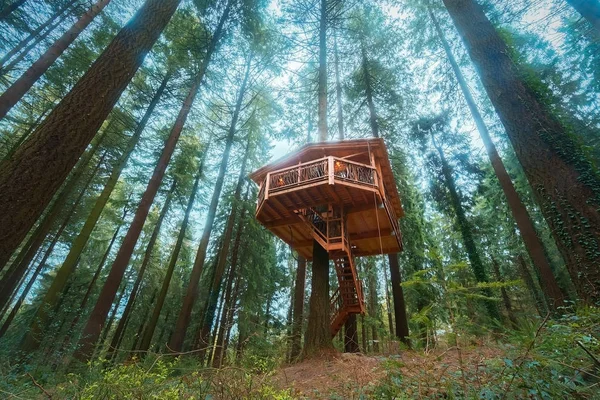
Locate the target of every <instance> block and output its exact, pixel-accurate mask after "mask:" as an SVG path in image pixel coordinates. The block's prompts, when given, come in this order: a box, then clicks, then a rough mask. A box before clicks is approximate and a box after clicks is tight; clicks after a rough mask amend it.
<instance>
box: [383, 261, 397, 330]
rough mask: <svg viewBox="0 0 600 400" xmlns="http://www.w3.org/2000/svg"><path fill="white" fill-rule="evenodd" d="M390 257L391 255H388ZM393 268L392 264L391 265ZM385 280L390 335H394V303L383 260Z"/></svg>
mask: <svg viewBox="0 0 600 400" xmlns="http://www.w3.org/2000/svg"><path fill="white" fill-rule="evenodd" d="M388 258H389V257H388ZM390 270H391V266H390ZM383 282H385V308H386V312H387V317H388V327H389V330H390V336H394V331H395V330H394V321H393V320H392V304H391V303H390V288H389V286H388V282H389V280H388V275H387V270H386V269H385V261H384V262H383Z"/></svg>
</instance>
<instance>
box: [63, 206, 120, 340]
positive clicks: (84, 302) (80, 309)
mask: <svg viewBox="0 0 600 400" xmlns="http://www.w3.org/2000/svg"><path fill="white" fill-rule="evenodd" d="M126 216H127V205H126V206H125V209H124V210H123V215H122V216H121V221H124V220H125V217H126ZM121 227H123V224H122V223H121V224H119V226H118V227H117V229H116V230H115V233H114V234H113V236H112V238H111V239H110V242H109V243H108V247H107V248H106V251H105V252H104V254H103V255H102V259H101V260H100V263H98V267H97V268H96V271H95V272H94V275H93V276H92V279H91V280H90V283H88V287H87V290H86V291H85V294H84V295H83V298H82V299H81V302H80V303H79V306H78V307H77V310H75V318H73V320H72V321H71V324H70V325H69V329H68V330H67V335H66V337H65V339H64V341H63V344H62V346H61V349H66V348H67V347H68V346H69V344H70V343H71V341H72V338H73V336H74V335H75V332H74V329H75V327H76V326H77V324H78V323H79V320H80V319H81V315H82V313H83V311H84V310H85V306H86V305H87V302H88V300H89V299H90V296H91V295H92V291H93V290H94V288H95V287H96V281H98V278H99V277H100V273H101V272H102V269H104V264H106V260H107V258H108V255H109V254H110V251H111V250H112V247H113V245H114V244H115V241H116V240H117V237H118V236H119V231H120V230H121Z"/></svg>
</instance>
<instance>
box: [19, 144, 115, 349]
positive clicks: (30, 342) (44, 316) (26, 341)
mask: <svg viewBox="0 0 600 400" xmlns="http://www.w3.org/2000/svg"><path fill="white" fill-rule="evenodd" d="M105 156H106V152H104V154H103V155H102V156H101V157H100V160H99V161H98V163H97V164H96V167H95V168H94V170H93V171H92V173H91V174H90V176H89V178H88V180H87V181H86V183H85V185H84V187H83V189H82V190H81V192H79V196H77V199H76V200H75V202H74V203H73V205H72V206H71V208H70V209H69V211H68V213H67V218H66V219H65V221H64V222H63V224H62V226H61V227H60V228H59V229H58V231H57V232H56V235H55V237H54V240H53V241H52V243H51V244H50V246H49V247H48V250H46V255H45V256H44V258H43V259H42V261H41V263H42V264H45V262H46V260H47V259H48V257H49V256H50V254H51V253H52V250H53V249H54V245H55V244H56V242H57V240H58V237H59V236H60V234H61V233H62V231H63V230H64V229H65V228H66V227H67V225H68V224H69V220H70V218H71V216H72V215H73V214H74V213H75V210H76V209H77V207H78V206H79V203H80V202H81V200H82V199H83V195H84V194H85V192H86V191H87V189H88V187H89V186H90V184H91V183H92V181H93V180H94V178H95V176H96V173H97V172H98V170H99V169H100V166H101V165H102V163H103V162H104V158H105ZM77 262H79V260H77ZM65 284H66V282H65ZM63 289H65V287H64V286H63V287H60V288H57V287H53V286H52V285H51V286H50V288H48V291H47V292H46V295H45V296H44V299H43V300H42V303H41V305H40V306H39V308H38V311H37V313H36V314H35V317H34V319H33V321H32V323H31V325H30V327H29V331H28V332H27V333H26V334H25V336H24V337H23V340H22V342H21V345H20V348H21V350H22V351H23V352H25V353H27V352H32V351H34V350H36V349H37V348H38V347H39V345H40V343H41V341H40V340H41V336H42V331H43V330H44V329H45V328H46V327H47V323H48V318H49V317H50V315H51V310H53V309H56V307H57V304H58V303H59V302H60V301H61V300H62V299H63V298H64V297H65V295H66V289H65V290H63ZM61 294H62V296H61ZM48 298H50V299H52V300H53V301H51V302H47V301H46V299H48Z"/></svg>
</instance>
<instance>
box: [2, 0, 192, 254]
mask: <svg viewBox="0 0 600 400" xmlns="http://www.w3.org/2000/svg"><path fill="white" fill-rule="evenodd" d="M180 1H181V0H147V1H146V3H145V4H144V5H143V6H142V8H141V9H140V10H139V11H138V13H137V14H136V15H135V16H134V17H133V18H132V19H131V20H130V21H129V22H128V23H127V25H125V27H124V28H123V29H122V30H121V31H120V32H119V33H118V34H117V36H116V37H115V38H114V40H113V41H112V42H111V44H110V45H109V46H108V47H107V48H106V50H105V51H104V52H103V53H102V54H101V55H100V57H99V58H98V59H97V60H96V62H95V63H94V64H93V65H92V66H91V67H90V69H89V70H88V71H87V72H86V73H85V75H84V76H83V77H82V78H81V79H80V80H79V81H78V82H77V83H76V84H75V86H74V87H73V89H71V91H70V92H69V94H67V95H66V96H65V97H64V98H63V99H62V101H61V102H60V103H59V104H58V105H57V106H56V107H55V108H54V110H52V112H51V113H50V115H49V116H48V117H47V118H46V119H45V120H44V122H42V124H41V125H40V126H39V127H38V129H36V131H35V132H34V133H33V134H32V135H31V137H30V138H29V139H27V141H26V142H25V143H23V146H21V147H19V149H17V151H16V152H15V154H14V155H13V156H12V157H11V158H9V159H8V160H5V161H4V162H3V163H2V164H0V209H2V210H3V212H2V213H1V214H0V264H3V263H4V261H5V260H6V259H7V258H8V257H9V256H10V254H12V252H13V251H14V250H15V249H16V248H17V247H18V245H19V243H21V241H22V240H23V238H24V237H25V235H26V234H27V232H28V231H29V230H30V229H31V227H32V225H33V224H34V223H35V221H36V220H37V218H38V217H39V216H40V214H42V212H43V210H44V208H45V207H46V205H47V204H48V202H49V201H50V200H51V199H52V196H54V194H55V192H56V190H57V189H58V188H59V187H60V185H61V184H62V182H63V181H64V179H65V177H66V176H67V175H68V174H69V172H70V171H71V169H72V168H73V166H74V165H75V163H76V162H77V160H78V159H79V157H80V156H81V154H82V153H83V151H84V150H85V148H86V147H87V146H88V144H89V143H90V141H91V140H92V139H93V137H94V135H95V134H96V132H97V131H98V128H100V126H101V125H102V122H103V121H104V120H105V119H106V117H107V115H108V114H109V113H110V111H111V110H112V109H113V106H114V105H115V103H116V102H117V100H118V99H119V97H120V96H121V93H122V92H123V90H125V88H126V87H127V85H128V83H129V81H130V80H131V78H132V77H133V75H134V74H135V72H136V71H137V69H138V68H139V66H140V65H141V63H142V61H143V60H144V56H145V54H146V53H147V52H148V51H149V50H150V48H151V47H152V45H153V44H154V42H155V41H156V40H157V39H158V36H159V35H160V33H161V32H162V30H163V28H164V27H165V26H166V24H167V22H169V20H170V19H171V16H172V15H173V13H174V12H175V9H176V8H177V6H178V5H179V3H180Z"/></svg>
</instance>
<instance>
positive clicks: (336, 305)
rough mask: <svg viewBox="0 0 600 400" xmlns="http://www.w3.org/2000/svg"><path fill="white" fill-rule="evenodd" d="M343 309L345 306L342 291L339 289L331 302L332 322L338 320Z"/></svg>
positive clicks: (330, 314) (330, 313)
mask: <svg viewBox="0 0 600 400" xmlns="http://www.w3.org/2000/svg"><path fill="white" fill-rule="evenodd" d="M343 307H344V304H343V302H342V296H341V295H340V289H339V288H337V289H336V290H335V292H333V295H332V296H331V298H330V302H329V317H330V320H331V322H333V321H334V320H335V319H336V317H337V316H338V313H339V312H340V310H341V309H342V308H343Z"/></svg>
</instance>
